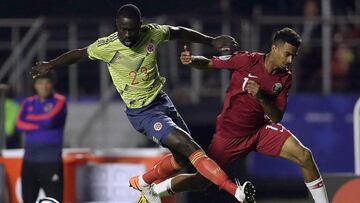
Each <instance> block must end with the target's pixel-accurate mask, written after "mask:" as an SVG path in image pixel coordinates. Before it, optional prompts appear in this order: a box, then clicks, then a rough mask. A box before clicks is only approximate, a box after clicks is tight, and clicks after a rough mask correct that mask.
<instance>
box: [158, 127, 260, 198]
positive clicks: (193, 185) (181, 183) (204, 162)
mask: <svg viewBox="0 0 360 203" xmlns="http://www.w3.org/2000/svg"><path fill="white" fill-rule="evenodd" d="M164 144H165V146H167V147H169V148H172V149H173V150H177V152H178V153H179V154H183V156H184V157H188V158H189V160H190V161H191V163H192V164H193V166H194V167H195V168H196V169H197V170H198V174H197V175H195V174H185V175H182V174H181V175H178V176H176V177H174V178H172V179H168V180H166V181H164V182H163V183H161V184H158V185H156V186H155V188H154V190H155V191H158V192H160V193H161V191H164V189H165V190H168V192H169V191H170V192H169V193H170V194H171V192H184V191H199V190H204V189H206V188H207V187H208V186H209V184H210V181H211V182H212V183H214V184H216V185H217V186H218V187H219V188H220V189H224V190H225V191H227V192H228V193H229V194H231V195H234V196H235V197H236V198H237V199H238V200H244V199H246V200H251V199H253V195H254V192H255V191H254V188H253V186H252V184H251V183H250V182H246V184H245V185H243V186H244V187H240V186H239V184H237V185H235V184H234V183H233V182H232V181H231V180H230V179H229V178H228V176H227V175H226V174H225V172H224V171H223V170H222V169H221V168H220V166H219V165H218V164H217V163H216V162H215V161H214V160H212V159H210V158H209V157H208V156H207V155H206V154H205V152H204V151H203V150H202V149H201V148H200V147H199V146H198V145H197V144H196V142H195V141H194V140H193V139H192V138H191V137H190V135H188V134H186V133H185V132H183V131H181V130H178V129H176V128H175V129H174V130H173V131H172V132H171V133H170V135H169V136H168V137H167V138H166V140H165V142H164ZM211 146H212V145H211ZM220 148H221V149H223V148H224V146H221V147H220ZM221 155H222V159H221V158H220V156H221ZM216 156H217V157H218V160H219V161H220V160H221V161H220V162H226V161H227V160H230V159H233V158H235V157H236V156H237V155H236V154H230V155H229V157H228V158H229V159H227V158H226V155H225V154H224V152H223V151H222V152H221V153H216ZM161 185H162V186H161ZM160 187H162V188H160ZM165 194H166V191H165Z"/></svg>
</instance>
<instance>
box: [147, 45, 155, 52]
mask: <svg viewBox="0 0 360 203" xmlns="http://www.w3.org/2000/svg"><path fill="white" fill-rule="evenodd" d="M154 51H155V44H154V43H149V44H148V45H147V46H146V52H147V53H148V54H151V53H153V52H154Z"/></svg>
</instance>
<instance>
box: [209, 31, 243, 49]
mask: <svg viewBox="0 0 360 203" xmlns="http://www.w3.org/2000/svg"><path fill="white" fill-rule="evenodd" d="M211 45H212V46H213V47H214V48H215V49H216V50H218V51H220V52H225V51H230V50H231V48H232V47H236V46H237V45H238V43H237V42H236V40H235V39H234V38H233V37H231V36H229V35H221V36H217V37H215V38H214V39H213V40H212V41H211Z"/></svg>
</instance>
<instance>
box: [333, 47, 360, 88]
mask: <svg viewBox="0 0 360 203" xmlns="http://www.w3.org/2000/svg"><path fill="white" fill-rule="evenodd" d="M354 58H355V56H354V52H353V50H352V49H351V48H350V47H349V45H348V44H347V43H344V42H341V43H339V44H338V45H337V46H336V48H335V49H334V51H333V54H332V58H331V72H332V89H333V90H340V91H344V90H346V88H347V82H348V81H347V76H348V72H349V69H350V66H351V64H353V62H354Z"/></svg>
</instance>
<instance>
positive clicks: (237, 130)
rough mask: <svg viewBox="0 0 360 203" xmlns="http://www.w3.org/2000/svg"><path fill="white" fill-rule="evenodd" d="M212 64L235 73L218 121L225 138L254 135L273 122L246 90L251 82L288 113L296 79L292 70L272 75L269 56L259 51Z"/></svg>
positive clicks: (219, 58) (217, 130)
mask: <svg viewBox="0 0 360 203" xmlns="http://www.w3.org/2000/svg"><path fill="white" fill-rule="evenodd" d="M212 63H213V66H214V68H219V69H230V70H232V71H233V72H232V76H231V81H230V85H229V87H228V89H227V91H226V95H225V100H224V107H223V110H222V112H221V114H220V115H219V116H218V118H217V123H216V133H217V134H219V135H221V136H223V137H242V136H248V135H253V134H255V133H256V132H257V131H258V130H259V129H260V128H261V127H262V126H264V125H265V124H269V122H271V121H270V119H269V117H268V116H266V115H265V112H264V110H263V108H262V106H261V105H260V103H259V102H258V101H257V100H256V98H255V97H253V96H251V95H250V94H248V92H247V91H246V90H245V86H246V83H247V81H249V80H254V81H255V82H257V83H258V84H259V85H260V89H261V90H262V91H263V92H264V93H265V94H266V95H267V96H268V97H269V98H270V100H271V102H273V103H274V104H275V105H276V107H277V108H279V109H280V110H281V111H282V112H284V111H285V109H286V104H287V97H288V91H289V89H290V87H291V80H292V78H291V72H290V71H289V70H288V69H285V70H283V71H281V72H277V73H276V74H270V73H268V72H267V71H266V69H265V54H263V53H257V52H252V53H251V52H235V53H234V54H233V55H229V56H220V57H214V58H213V59H212Z"/></svg>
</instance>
